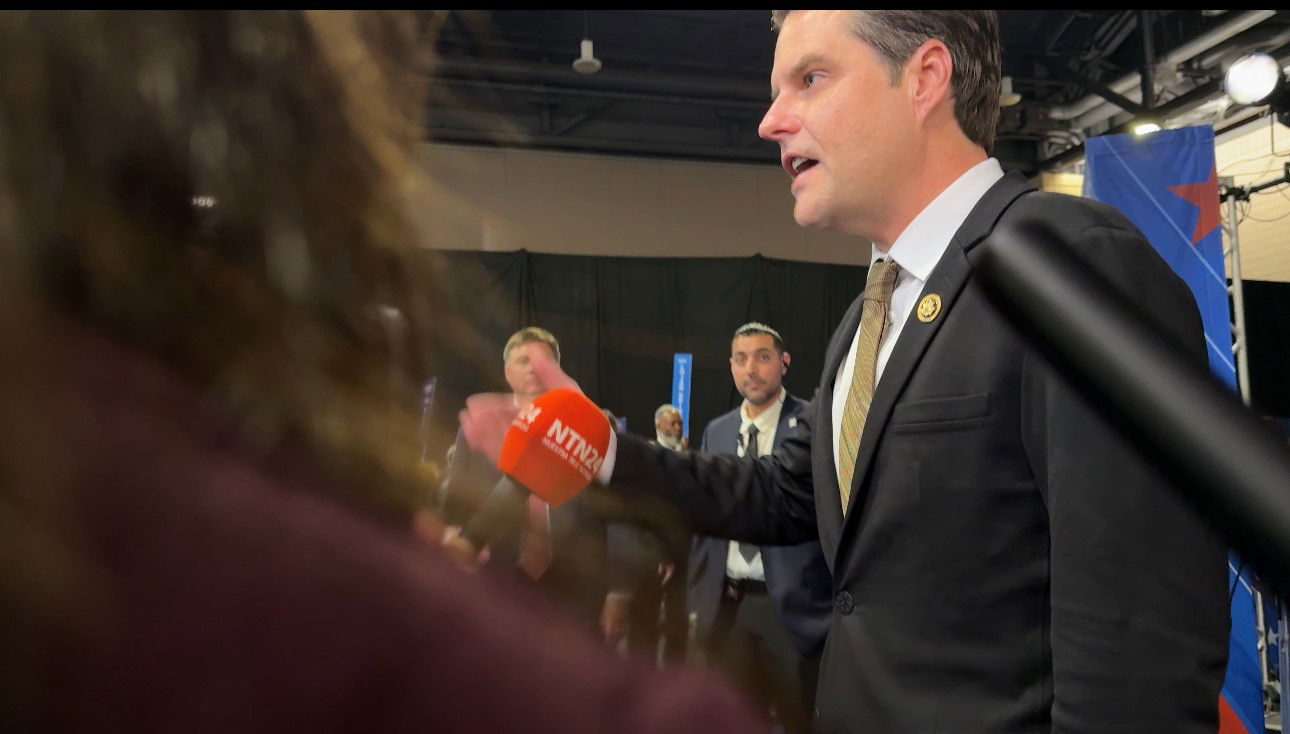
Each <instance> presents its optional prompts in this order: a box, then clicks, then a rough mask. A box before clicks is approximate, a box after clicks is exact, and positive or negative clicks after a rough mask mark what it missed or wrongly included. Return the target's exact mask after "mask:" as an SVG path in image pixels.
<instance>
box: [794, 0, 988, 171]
mask: <svg viewBox="0 0 1290 734" xmlns="http://www.w3.org/2000/svg"><path fill="white" fill-rule="evenodd" d="M791 12H793V11H791V10H772V11H771V14H770V20H771V25H773V26H774V27H775V30H779V29H780V28H781V27H782V26H783V25H784V19H785V18H787V17H788V14H789V13H791ZM851 30H852V32H854V33H855V34H856V35H857V36H859V37H860V40H862V41H864V42H865V43H866V44H868V46H869V48H872V49H873V50H874V53H876V54H878V58H879V59H881V60H882V62H883V65H884V66H886V67H887V74H888V76H889V77H890V79H891V82H892V83H893V84H895V83H896V80H897V79H898V78H899V77H900V72H901V70H902V69H904V67H905V64H906V63H908V61H909V58H910V57H911V56H913V55H914V51H916V50H918V47H919V46H921V45H923V42H924V41H927V40H928V39H931V38H935V39H937V40H938V41H941V42H942V43H944V44H945V46H946V48H948V49H949V50H950V59H951V60H952V61H953V63H954V73H953V76H952V77H951V79H950V94H951V96H953V98H954V119H955V120H957V121H958V123H959V128H961V129H962V130H963V134H964V135H966V136H967V137H968V139H969V140H971V141H972V142H974V143H976V144H977V145H979V146H981V147H982V148H985V150H986V152H987V153H988V152H990V150H991V149H992V148H994V131H995V127H996V126H998V124H999V74H1000V70H999V69H1000V66H1001V64H1002V61H1001V57H1002V51H1001V50H1000V47H999V16H998V14H997V13H995V11H993V10H853V11H851Z"/></svg>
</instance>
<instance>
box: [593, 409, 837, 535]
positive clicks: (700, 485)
mask: <svg viewBox="0 0 1290 734" xmlns="http://www.w3.org/2000/svg"><path fill="white" fill-rule="evenodd" d="M812 414H813V413H812V411H810V410H806V411H803V413H802V415H800V416H799V417H798V422H797V428H796V429H794V430H793V432H792V433H791V434H790V435H789V436H787V437H785V439H784V441H783V444H782V445H781V447H780V448H779V450H777V451H776V452H775V453H773V454H770V455H767V456H762V457H760V458H759V459H757V461H755V462H752V461H749V460H747V459H742V458H739V457H736V456H730V455H724V454H708V453H703V452H686V453H680V454H678V453H676V452H673V451H668V450H667V449H664V448H661V447H658V446H652V445H650V444H649V443H648V442H646V441H644V440H642V439H639V438H635V437H633V436H629V435H627V434H619V436H618V456H617V459H616V461H615V464H614V474H613V478H612V481H611V482H610V487H611V488H612V489H613V490H615V491H617V492H620V493H623V494H624V495H628V496H629V497H630V496H631V495H643V496H647V497H663V498H664V499H665V500H667V501H668V502H669V503H671V504H672V505H674V506H676V507H677V508H679V509H680V510H681V512H682V514H683V515H684V516H685V517H686V519H687V520H688V521H689V523H690V524H691V525H692V526H693V528H694V529H695V531H696V532H699V533H702V534H704V535H711V536H714V537H718V538H730V539H733V540H740V541H746V542H750V543H759V544H762V545H788V544H792V543H802V542H805V541H807V540H814V539H815V538H816V537H818V533H817V531H816V527H815V496H814V493H813V490H812V484H811V429H810V422H809V416H810V415H812ZM706 443H707V436H706V431H705V436H704V444H705V445H706Z"/></svg>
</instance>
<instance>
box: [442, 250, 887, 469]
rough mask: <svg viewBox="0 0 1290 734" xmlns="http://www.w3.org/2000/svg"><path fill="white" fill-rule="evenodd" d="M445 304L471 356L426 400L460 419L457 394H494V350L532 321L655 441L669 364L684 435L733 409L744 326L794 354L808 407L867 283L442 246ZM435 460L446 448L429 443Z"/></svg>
mask: <svg viewBox="0 0 1290 734" xmlns="http://www.w3.org/2000/svg"><path fill="white" fill-rule="evenodd" d="M437 254H438V255H439V256H441V257H442V258H443V261H444V265H445V268H444V271H445V272H446V273H447V275H448V278H447V283H446V284H445V285H446V287H447V289H448V294H449V302H450V303H451V304H453V306H454V307H455V312H456V315H457V316H458V317H459V318H462V319H464V320H465V321H466V326H467V327H468V328H469V330H470V331H472V332H473V333H474V335H475V337H476V339H475V341H476V346H477V349H475V350H472V351H475V352H477V353H476V354H463V355H460V359H459V360H456V361H453V360H445V361H443V362H441V365H442V366H441V374H439V375H438V378H439V379H438V387H437V394H436V398H435V405H434V418H435V419H436V420H437V421H439V422H440V425H451V424H454V423H455V422H456V417H455V416H456V413H457V411H458V410H460V409H461V406H462V404H463V401H464V399H465V397H466V396H468V395H470V394H471V393H474V392H479V391H484V390H497V389H502V388H503V387H504V383H503V382H502V377H501V375H502V354H501V352H502V347H503V345H504V344H505V342H506V338H507V337H508V336H510V334H511V333H513V332H514V331H516V330H517V329H520V328H522V327H524V326H528V325H536V326H541V327H543V328H546V329H549V330H550V331H551V332H552V333H554V334H555V335H556V337H557V338H558V339H559V340H560V348H561V352H562V363H563V366H564V368H565V370H566V371H567V372H568V373H569V374H570V375H572V376H573V377H574V379H576V380H578V382H579V384H581V385H582V388H583V390H584V391H586V393H587V394H588V395H589V396H590V397H591V398H592V399H594V400H596V401H597V402H598V403H599V404H601V405H602V406H604V407H606V408H609V409H610V410H612V411H614V413H616V414H618V415H620V416H626V417H627V421H628V429H629V430H631V431H633V432H635V433H638V434H640V435H644V436H651V437H652V436H653V434H654V409H655V408H657V407H658V406H659V405H661V404H663V403H666V402H669V401H670V400H671V394H672V355H673V354H674V353H676V352H689V353H691V354H693V355H694V372H693V378H692V379H693V383H692V394H691V401H690V433H691V437H692V440H693V442H694V443H695V445H697V444H698V441H699V437H700V434H701V432H702V430H703V426H704V425H705V424H706V423H707V422H708V421H709V420H711V419H713V418H715V417H717V416H718V415H720V414H722V413H724V412H726V411H728V410H730V409H731V408H732V407H734V406H735V405H737V404H738V401H739V399H740V398H739V395H738V393H736V391H735V389H734V385H733V383H732V380H731V377H730V369H729V365H730V363H729V357H730V337H731V334H732V333H733V332H734V330H735V328H736V327H738V326H740V325H741V324H744V323H746V322H748V321H754V320H756V321H764V322H766V323H768V324H770V325H771V326H774V327H775V328H776V329H778V330H779V331H780V333H781V334H783V336H784V340H785V342H786V346H787V349H788V352H789V353H790V354H791V355H792V364H791V366H790V367H789V371H788V376H787V377H786V378H785V384H786V385H787V386H788V389H789V391H791V392H793V393H794V394H796V395H799V396H802V397H804V398H810V396H811V394H812V393H813V392H814V390H815V385H816V384H817V382H818V381H819V377H820V370H821V369H822V368H823V360H824V347H825V344H826V342H827V341H828V338H829V334H830V333H832V330H833V328H834V327H835V326H836V325H837V323H838V321H839V320H840V319H841V318H842V314H843V312H844V311H845V310H846V308H847V306H848V305H849V304H850V303H851V301H852V299H854V298H855V297H856V296H857V295H858V294H859V293H860V291H861V290H862V289H863V286H864V275H865V269H864V268H863V267H859V266H850V265H825V264H819V263H803V262H794V261H787V260H774V259H770V258H764V257H760V256H755V257H747V258H636V257H592V256H578V255H549V254H539V253H531V252H526V251H519V252H509V253H497V252H473V251H439V252H438V253H437ZM429 448H430V451H431V454H430V455H431V456H432V457H435V458H437V457H441V456H442V452H443V451H444V450H445V449H446V448H447V445H446V444H445V445H443V446H437V445H436V446H431V447H429Z"/></svg>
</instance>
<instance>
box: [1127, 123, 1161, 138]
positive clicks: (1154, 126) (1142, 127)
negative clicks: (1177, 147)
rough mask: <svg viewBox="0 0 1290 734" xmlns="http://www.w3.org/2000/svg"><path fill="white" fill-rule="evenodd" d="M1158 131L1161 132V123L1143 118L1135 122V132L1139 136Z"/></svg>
mask: <svg viewBox="0 0 1290 734" xmlns="http://www.w3.org/2000/svg"><path fill="white" fill-rule="evenodd" d="M1158 132H1160V124H1159V123H1157V122H1152V121H1151V120H1143V121H1141V122H1138V123H1135V124H1134V126H1133V134H1134V135H1138V136H1142V135H1150V134H1151V133H1158Z"/></svg>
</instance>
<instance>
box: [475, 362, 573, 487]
mask: <svg viewBox="0 0 1290 734" xmlns="http://www.w3.org/2000/svg"><path fill="white" fill-rule="evenodd" d="M531 364H532V366H533V371H534V372H535V373H536V374H537V376H538V379H539V381H540V382H541V383H542V385H543V387H544V389H545V390H554V389H555V388H558V387H567V388H571V389H573V390H577V391H578V392H582V388H581V387H579V386H578V383H577V382H576V381H575V380H574V379H573V378H572V377H570V376H568V375H566V374H565V373H564V370H562V369H560V365H559V364H558V363H556V361H555V360H553V359H551V358H550V357H548V356H546V355H545V354H537V355H535V356H534V357H533V361H532V363H531ZM519 412H520V405H518V400H517V399H516V397H515V396H514V395H513V394H511V393H480V394H477V395H471V396H470V397H468V398H466V409H465V410H463V411H461V412H460V413H458V414H457V418H458V420H460V421H461V429H462V433H463V434H465V436H466V443H468V444H469V445H470V448H471V449H473V450H474V451H475V453H478V454H483V455H484V456H486V457H488V460H489V461H491V462H493V463H494V464H496V463H497V457H498V455H499V454H501V452H502V439H503V438H505V437H506V429H508V428H510V426H511V421H513V420H515V416H517V415H519Z"/></svg>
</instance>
